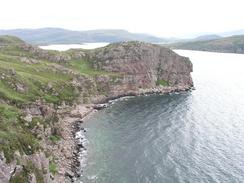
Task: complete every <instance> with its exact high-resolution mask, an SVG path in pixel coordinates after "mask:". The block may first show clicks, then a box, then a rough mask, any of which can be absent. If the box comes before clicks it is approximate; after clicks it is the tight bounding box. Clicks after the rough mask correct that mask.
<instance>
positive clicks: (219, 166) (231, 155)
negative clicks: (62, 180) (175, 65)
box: [81, 50, 244, 183]
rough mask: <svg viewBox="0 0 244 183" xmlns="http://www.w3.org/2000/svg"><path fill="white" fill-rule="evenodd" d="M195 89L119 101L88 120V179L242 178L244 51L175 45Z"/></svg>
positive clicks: (146, 182) (168, 181)
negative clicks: (189, 48) (201, 49)
mask: <svg viewBox="0 0 244 183" xmlns="http://www.w3.org/2000/svg"><path fill="white" fill-rule="evenodd" d="M177 53H179V54H181V55H184V56H188V57H190V59H191V61H192V62H193V65H194V73H193V80H194V84H195V87H196V90H194V91H191V92H185V93H180V94H171V95H165V96H148V97H135V98H130V99H127V100H124V101H119V102H116V103H115V104H114V105H113V106H111V107H109V108H107V109H105V110H102V111H99V112H97V113H96V114H95V115H93V116H92V117H91V118H90V119H88V120H86V122H85V124H84V126H85V128H87V133H86V138H87V139H88V141H89V143H88V144H87V149H88V157H87V158H88V159H87V161H86V162H87V165H86V167H85V168H84V172H83V177H82V178H81V180H82V182H85V183H178V182H179V183H181V182H182V183H183V182H184V183H185V182H186V183H198V182H203V183H205V182H206V183H208V182H216V183H217V182H221V183H222V182H227V183H232V182H233V183H234V182H244V84H243V83H244V70H243V69H244V55H236V54H220V53H208V52H194V51H183V50H178V51H177Z"/></svg>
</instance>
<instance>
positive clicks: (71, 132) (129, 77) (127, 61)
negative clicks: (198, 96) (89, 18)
mask: <svg viewBox="0 0 244 183" xmlns="http://www.w3.org/2000/svg"><path fill="white" fill-rule="evenodd" d="M191 72H192V64H191V62H190V61H189V59H188V58H186V57H181V56H179V55H177V54H176V53H174V52H173V51H171V50H170V49H167V48H163V47H161V46H158V45H153V44H147V43H142V42H123V43H115V44H111V45H108V46H107V47H103V48H98V49H95V50H91V51H85V50H69V51H67V52H55V51H44V50H41V49H39V48H37V47H33V46H31V45H29V44H26V43H24V42H23V41H21V40H19V39H18V38H12V37H9V36H7V37H3V38H1V37H0V182H3V183H5V182H6V183H7V182H15V181H17V180H22V182H33V183H34V182H45V183H49V182H70V181H71V180H73V179H74V177H75V176H78V173H79V169H77V167H79V166H80V163H79V161H78V159H77V157H79V152H80V151H83V150H84V147H83V144H81V141H80V140H82V139H81V138H80V139H79V138H78V139H75V132H76V130H77V129H79V127H77V125H79V123H80V122H81V121H82V118H83V117H84V116H85V115H86V114H88V113H90V112H91V111H93V107H94V105H93V104H92V103H95V102H97V103H99V102H101V101H104V100H106V99H109V98H116V97H120V96H124V95H141V94H145V93H168V92H172V91H178V90H187V89H189V88H191V87H192V85H193V82H192V79H191V75H190V73H191ZM77 122H79V123H77ZM76 141H78V146H77V142H76ZM21 178H22V179H21Z"/></svg>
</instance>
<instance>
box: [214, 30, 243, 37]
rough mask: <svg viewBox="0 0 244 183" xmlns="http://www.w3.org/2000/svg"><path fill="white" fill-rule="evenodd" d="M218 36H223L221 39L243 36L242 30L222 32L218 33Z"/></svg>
mask: <svg viewBox="0 0 244 183" xmlns="http://www.w3.org/2000/svg"><path fill="white" fill-rule="evenodd" d="M218 35H220V36H223V37H230V36H238V35H244V30H236V31H229V32H222V33H219V34H218Z"/></svg>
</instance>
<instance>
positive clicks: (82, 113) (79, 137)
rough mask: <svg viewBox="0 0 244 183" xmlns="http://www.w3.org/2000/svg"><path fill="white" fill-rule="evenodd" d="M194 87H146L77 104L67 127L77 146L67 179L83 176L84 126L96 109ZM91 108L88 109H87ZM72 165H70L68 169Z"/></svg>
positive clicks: (85, 145) (84, 160)
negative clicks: (95, 101) (135, 98)
mask: <svg viewBox="0 0 244 183" xmlns="http://www.w3.org/2000/svg"><path fill="white" fill-rule="evenodd" d="M192 89H194V88H193V87H192V86H178V87H157V88H152V89H144V90H140V91H138V92H134V93H127V94H124V95H120V96H115V97H108V98H105V99H102V100H101V101H100V102H99V103H96V104H90V105H84V104H82V105H77V106H76V108H75V109H74V110H73V111H72V112H71V116H72V118H70V119H72V122H71V124H70V125H71V126H69V127H67V128H68V129H69V130H71V132H72V134H73V135H72V137H71V138H72V140H73V144H74V146H75V148H73V149H74V150H73V152H72V154H73V157H72V160H71V162H70V164H72V165H73V166H72V168H71V171H68V173H67V172H66V174H65V176H66V180H67V178H69V179H70V182H75V181H76V180H77V178H79V177H80V176H82V172H83V168H84V167H85V165H86V163H85V162H86V156H87V140H86V139H85V132H86V129H84V127H82V124H83V123H84V121H85V119H87V118H89V117H90V116H91V115H92V114H94V113H95V112H96V111H98V110H101V109H103V108H107V107H109V106H110V105H111V104H113V103H114V102H115V101H117V100H119V99H121V100H123V98H126V97H130V96H132V97H136V96H150V95H165V94H169V93H175V92H184V91H190V90H192ZM85 108H86V109H89V110H86V109H85ZM69 168H70V167H69V166H68V167H67V169H69Z"/></svg>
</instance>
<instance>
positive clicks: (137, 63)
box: [89, 42, 193, 91]
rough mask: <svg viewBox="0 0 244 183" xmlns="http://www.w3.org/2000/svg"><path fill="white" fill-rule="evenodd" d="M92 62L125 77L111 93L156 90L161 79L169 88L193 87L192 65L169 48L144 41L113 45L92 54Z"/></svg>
mask: <svg viewBox="0 0 244 183" xmlns="http://www.w3.org/2000/svg"><path fill="white" fill-rule="evenodd" d="M89 60H90V61H91V63H92V65H93V67H94V68H96V69H102V70H105V71H108V72H116V73H119V74H121V75H122V76H123V78H122V79H121V81H120V85H119V86H112V87H111V88H112V89H111V90H112V91H113V89H114V90H115V89H116V90H120V91H126V90H127V91H132V90H137V89H140V88H144V89H146V88H154V87H156V82H157V81H158V80H163V81H166V82H167V83H168V84H169V85H170V86H173V87H176V86H184V87H191V86H193V82H192V78H191V74H190V73H191V72H192V63H191V62H190V60H189V59H188V58H186V57H182V56H179V55H177V54H176V53H175V52H173V51H172V50H170V49H168V48H164V47H161V46H158V45H153V44H148V43H142V42H123V43H115V44H111V45H109V46H107V47H104V48H99V49H96V50H94V51H92V52H91V53H90V55H89Z"/></svg>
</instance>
